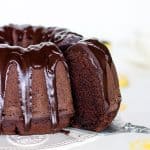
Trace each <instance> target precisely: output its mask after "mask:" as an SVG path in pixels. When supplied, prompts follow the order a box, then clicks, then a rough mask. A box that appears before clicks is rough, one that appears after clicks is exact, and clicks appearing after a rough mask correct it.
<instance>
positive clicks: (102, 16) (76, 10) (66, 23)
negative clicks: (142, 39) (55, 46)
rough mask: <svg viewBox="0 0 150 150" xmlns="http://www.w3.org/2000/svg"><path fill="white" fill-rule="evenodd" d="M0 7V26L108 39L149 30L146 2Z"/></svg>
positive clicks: (42, 1) (9, 3)
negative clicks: (41, 27) (26, 26)
mask: <svg viewBox="0 0 150 150" xmlns="http://www.w3.org/2000/svg"><path fill="white" fill-rule="evenodd" d="M0 6H1V7H0V25H4V24H8V23H17V24H35V25H47V26H60V27H67V28H70V29H71V30H73V31H76V32H79V33H81V34H83V35H85V36H90V37H93V36H94V37H95V36H96V37H99V38H108V39H114V38H120V37H122V36H126V34H129V33H130V32H131V31H132V32H133V31H136V30H142V29H143V28H147V27H149V26H150V17H149V14H150V9H149V6H150V4H149V0H1V1H0Z"/></svg>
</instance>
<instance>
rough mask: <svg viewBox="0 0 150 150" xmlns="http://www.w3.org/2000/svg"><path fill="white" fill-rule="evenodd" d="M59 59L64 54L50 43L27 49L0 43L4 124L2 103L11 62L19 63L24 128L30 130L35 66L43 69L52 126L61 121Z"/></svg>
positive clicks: (1, 109) (0, 96)
mask: <svg viewBox="0 0 150 150" xmlns="http://www.w3.org/2000/svg"><path fill="white" fill-rule="evenodd" d="M58 61H64V59H63V55H62V53H61V52H60V51H59V50H58V48H57V47H56V46H55V45H54V44H53V43H51V42H46V43H45V42H44V43H40V44H37V45H31V46H28V47H27V48H22V47H18V46H8V45H7V44H1V45H0V77H1V78H0V81H1V87H0V123H1V124H2V120H3V116H2V112H3V106H4V99H5V89H6V83H7V74H8V72H9V68H10V66H11V65H12V64H15V65H16V66H17V72H18V80H19V92H20V94H21V97H20V101H21V110H22V113H23V117H24V122H25V127H26V129H29V126H30V122H31V119H32V94H31V93H32V88H31V84H32V69H40V68H44V74H45V79H46V86H47V95H48V101H49V108H50V114H51V115H50V120H51V122H52V125H54V126H55V125H56V124H57V123H58V114H57V113H58V111H57V95H56V91H55V90H56V88H55V86H56V82H55V67H56V65H57V63H58Z"/></svg>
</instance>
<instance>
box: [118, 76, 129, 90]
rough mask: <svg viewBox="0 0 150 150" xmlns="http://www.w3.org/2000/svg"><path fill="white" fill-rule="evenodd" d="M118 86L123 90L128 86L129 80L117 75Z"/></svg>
mask: <svg viewBox="0 0 150 150" xmlns="http://www.w3.org/2000/svg"><path fill="white" fill-rule="evenodd" d="M119 85H120V87H121V88H125V87H128V86H129V80H128V78H127V76H126V75H124V74H119Z"/></svg>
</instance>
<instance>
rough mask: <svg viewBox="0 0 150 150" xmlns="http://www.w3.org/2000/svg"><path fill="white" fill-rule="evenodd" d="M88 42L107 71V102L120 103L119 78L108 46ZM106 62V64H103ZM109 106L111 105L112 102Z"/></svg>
mask: <svg viewBox="0 0 150 150" xmlns="http://www.w3.org/2000/svg"><path fill="white" fill-rule="evenodd" d="M86 41H87V42H88V45H89V47H90V48H91V50H92V52H93V53H94V55H95V56H96V58H97V59H98V60H99V62H100V63H101V64H102V67H103V70H104V71H105V77H104V78H105V79H104V85H105V87H104V88H105V95H107V96H106V97H105V98H106V100H107V101H108V102H109V101H110V100H114V101H115V102H118V103H120V101H121V94H120V90H119V82H118V78H117V77H118V75H117V72H116V68H115V66H114V62H113V60H112V57H111V55H110V52H109V50H108V49H107V47H106V46H104V44H102V43H100V42H99V41H98V40H97V39H89V40H86ZM104 60H105V62H103V61H104ZM112 94H113V95H112ZM110 95H111V96H110ZM109 105H111V104H110V102H109Z"/></svg>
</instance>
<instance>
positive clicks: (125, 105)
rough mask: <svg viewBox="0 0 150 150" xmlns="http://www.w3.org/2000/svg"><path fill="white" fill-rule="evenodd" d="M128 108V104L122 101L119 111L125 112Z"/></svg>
mask: <svg viewBox="0 0 150 150" xmlns="http://www.w3.org/2000/svg"><path fill="white" fill-rule="evenodd" d="M126 109H127V104H125V103H121V105H120V108H119V112H124V111H125V110H126Z"/></svg>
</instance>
